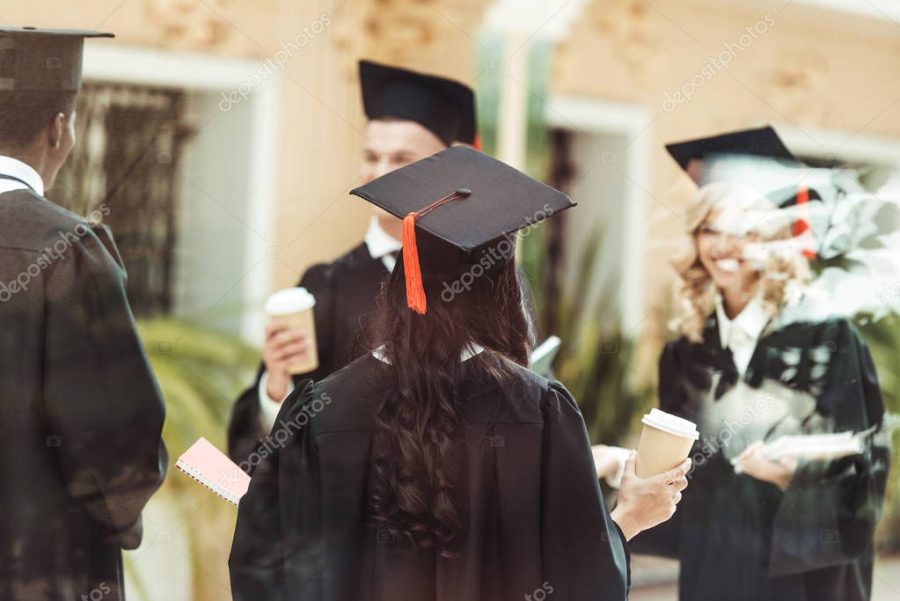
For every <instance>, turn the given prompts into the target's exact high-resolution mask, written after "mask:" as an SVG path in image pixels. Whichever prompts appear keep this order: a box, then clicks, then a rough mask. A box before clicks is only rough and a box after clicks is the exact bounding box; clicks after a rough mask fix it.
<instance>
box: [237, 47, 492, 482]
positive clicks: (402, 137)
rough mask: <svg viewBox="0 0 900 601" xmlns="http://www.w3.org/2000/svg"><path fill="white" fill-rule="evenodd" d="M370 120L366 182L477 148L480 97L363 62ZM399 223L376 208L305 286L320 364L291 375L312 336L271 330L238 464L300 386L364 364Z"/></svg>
mask: <svg viewBox="0 0 900 601" xmlns="http://www.w3.org/2000/svg"><path fill="white" fill-rule="evenodd" d="M359 77H360V85H361V88H362V99H363V106H364V109H365V114H366V117H367V118H368V122H367V124H366V141H365V146H364V147H363V166H362V174H361V175H362V178H361V179H362V181H363V183H366V182H369V181H372V180H374V179H376V178H378V177H381V176H382V175H384V174H386V173H389V172H391V171H394V170H395V169H399V168H400V167H403V166H405V165H408V164H410V163H413V162H415V161H418V160H419V159H422V158H425V157H428V156H431V155H433V154H435V153H437V152H440V151H442V150H444V149H446V148H448V147H450V146H452V145H453V144H468V145H473V146H477V144H478V142H477V136H476V118H475V95H474V92H473V91H472V90H471V88H469V87H468V86H466V85H463V84H461V83H459V82H456V81H453V80H449V79H445V78H442V77H436V76H433V75H427V74H423V73H418V72H415V71H410V70H407V69H400V68H397V67H392V66H387V65H381V64H377V63H373V62H370V61H361V62H360V63H359ZM400 239H401V225H400V220H399V219H397V218H396V217H394V216H392V215H390V214H389V213H387V212H386V211H383V210H380V209H374V211H373V215H372V218H371V221H370V222H369V228H368V231H367V232H366V235H365V238H364V239H363V242H362V243H361V244H359V245H357V246H356V247H355V248H353V249H351V250H350V251H349V252H348V253H346V254H345V255H343V256H341V257H339V258H337V259H336V260H334V261H333V262H331V263H326V264H317V265H313V266H312V267H310V268H309V269H308V270H307V271H306V273H304V274H303V277H301V278H300V282H299V284H298V286H302V287H304V288H306V289H307V290H309V291H310V292H311V293H312V294H313V296H315V299H316V305H315V309H314V311H315V327H316V345H317V349H315V350H316V351H317V352H318V357H319V367H318V368H317V369H316V370H314V371H312V372H309V373H305V374H300V375H297V376H293V377H292V376H291V374H290V373H289V371H288V366H289V365H291V364H296V363H297V362H298V360H303V359H304V355H306V354H307V353H310V352H312V349H310V348H309V346H308V345H309V337H308V336H309V333H308V332H305V331H303V330H299V329H285V328H284V327H280V326H269V327H268V328H267V329H266V335H265V336H266V338H265V347H264V350H263V362H262V365H261V366H260V370H259V373H258V376H257V379H256V381H255V382H254V383H253V385H251V386H250V387H249V388H248V389H247V390H246V391H244V392H243V393H242V394H241V396H240V397H239V398H238V399H237V401H236V402H235V405H234V409H233V411H232V415H231V421H230V423H229V427H228V448H229V454H230V455H231V458H232V459H234V460H235V461H236V462H238V463H242V462H245V461H246V460H248V458H250V459H251V461H250V462H249V463H248V464H245V465H246V466H247V467H249V468H252V463H253V462H254V461H253V460H254V459H255V456H252V457H251V454H253V452H254V450H255V449H256V448H257V444H258V442H259V440H260V439H261V438H263V437H264V436H265V435H266V434H267V433H268V432H269V430H270V429H271V426H272V423H273V422H274V421H275V417H276V415H277V414H278V410H279V409H280V407H281V402H282V400H283V399H284V397H285V396H286V395H287V394H288V393H289V392H290V391H291V390H292V389H293V388H294V386H295V385H296V384H297V383H298V382H299V381H300V380H301V379H305V378H309V379H312V380H319V379H321V378H323V377H325V376H327V375H329V374H331V373H332V372H334V371H336V370H338V369H340V368H341V367H343V366H344V365H346V364H347V363H349V362H350V361H351V360H352V359H354V358H356V357H357V356H358V354H359V351H360V349H358V348H357V343H358V338H359V334H360V333H361V331H362V330H363V329H364V327H365V317H366V316H367V315H368V314H370V313H371V312H372V311H373V309H374V308H375V299H376V297H377V295H378V292H379V290H380V289H381V285H382V283H383V282H384V280H385V278H386V277H387V276H388V274H390V272H391V270H392V269H393V268H394V263H395V261H396V257H397V253H398V252H399V251H400V247H401V243H400Z"/></svg>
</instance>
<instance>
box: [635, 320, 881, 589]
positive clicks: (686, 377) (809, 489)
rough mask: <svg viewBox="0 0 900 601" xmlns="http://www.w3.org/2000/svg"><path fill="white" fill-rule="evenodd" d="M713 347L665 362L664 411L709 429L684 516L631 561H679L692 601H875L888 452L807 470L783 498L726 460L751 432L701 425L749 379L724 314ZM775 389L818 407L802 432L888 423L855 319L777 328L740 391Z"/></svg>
mask: <svg viewBox="0 0 900 601" xmlns="http://www.w3.org/2000/svg"><path fill="white" fill-rule="evenodd" d="M704 341H705V342H703V343H702V344H696V343H692V342H690V341H688V340H686V339H685V338H682V339H679V340H677V341H675V342H673V343H670V344H668V345H667V346H666V348H665V350H664V351H663V354H662V358H661V359H660V367H659V370H660V371H659V391H660V392H659V394H660V407H661V409H663V410H665V411H669V412H671V413H675V414H677V415H681V416H683V417H686V418H687V419H691V420H693V421H696V422H698V423H699V424H701V439H700V440H699V441H698V443H697V444H696V445H695V446H694V449H693V451H692V457H693V459H694V470H693V472H692V474H691V476H690V484H689V486H688V488H687V490H686V491H685V493H684V497H683V500H682V501H681V503H680V504H679V508H678V511H677V512H676V514H675V518H674V519H673V520H671V521H670V522H669V523H666V524H663V525H662V526H660V527H658V528H656V529H653V530H650V531H647V532H645V533H642V534H640V535H638V536H637V537H635V538H634V539H633V540H632V546H631V549H632V551H643V552H650V553H655V554H661V555H666V556H669V557H675V558H678V559H679V560H680V563H681V575H680V582H679V590H680V598H681V599H683V600H690V601H704V600H710V601H712V600H715V601H720V600H721V599H729V600H734V601H743V600H746V601H781V600H784V601H788V600H790V601H832V600H833V601H863V600H865V599H869V597H870V594H871V580H872V564H873V534H874V529H875V525H876V522H877V520H878V517H879V515H880V512H881V505H882V500H883V497H884V490H885V484H886V476H887V470H888V467H889V458H890V455H889V451H888V449H887V448H886V447H883V446H879V445H874V444H871V442H869V444H868V445H867V447H866V449H865V453H864V454H863V455H861V456H854V457H847V458H844V459H840V460H835V461H830V462H826V461H809V462H801V464H800V466H799V468H798V471H797V473H796V475H795V477H794V479H793V481H792V483H791V484H790V486H789V487H788V489H787V490H786V491H784V492H782V491H780V490H779V489H778V488H777V487H776V486H774V485H772V484H769V483H765V482H761V481H758V480H756V479H754V478H752V477H750V476H748V475H746V474H744V475H738V474H735V473H734V469H733V468H732V466H731V464H730V463H729V462H728V461H727V457H726V455H728V454H731V455H733V454H734V452H736V451H732V452H729V451H728V449H729V445H730V440H729V439H730V438H731V437H732V434H727V435H726V432H731V433H734V432H737V436H738V437H740V433H741V427H740V423H743V422H736V420H733V421H735V422H736V423H738V426H737V427H735V425H734V423H732V424H730V425H728V424H725V423H724V422H722V423H720V424H719V425H718V427H711V426H710V424H708V423H704V417H705V416H704V415H703V414H704V412H707V413H709V412H710V411H709V406H710V405H709V404H710V403H712V404H715V403H722V402H723V399H724V398H726V397H725V395H726V393H728V392H729V391H730V390H731V389H732V387H734V386H735V384H736V382H738V381H739V379H740V376H739V375H738V372H737V369H736V368H735V365H734V362H733V359H732V356H731V351H730V350H723V349H722V347H721V344H720V338H719V332H718V325H717V320H716V317H715V316H712V317H711V318H710V320H709V322H708V324H707V328H706V330H705V332H704ZM772 380H775V381H778V382H780V383H781V384H782V385H784V386H786V387H788V388H789V389H790V390H791V391H796V392H800V393H805V394H807V395H809V396H808V397H806V398H811V399H812V400H814V411H813V413H812V416H811V418H810V419H809V420H807V422H806V424H805V425H804V426H803V427H802V428H801V432H846V431H853V432H861V431H864V430H866V429H869V428H871V427H873V426H875V425H878V424H880V423H881V421H882V418H883V415H884V404H883V400H882V396H881V391H880V389H879V386H878V380H877V376H876V374H875V369H874V365H873V363H872V359H871V357H870V355H869V351H868V348H867V346H866V345H865V343H864V341H863V340H862V338H861V337H860V335H859V333H858V332H857V330H856V329H855V328H854V326H853V325H852V324H851V323H850V322H848V321H846V320H843V319H831V320H828V321H824V322H821V323H808V322H807V323H793V324H788V325H784V326H782V327H771V326H770V328H769V329H768V330H767V331H766V332H765V333H764V335H763V336H762V338H761V339H760V340H759V342H758V344H757V347H756V349H755V352H754V355H753V357H752V359H751V361H750V364H749V367H748V369H747V371H746V373H745V374H744V378H743V381H744V382H745V383H746V384H748V385H749V386H750V387H753V388H759V387H761V386H763V385H764V382H766V381H769V382H771V381H772ZM704 399H705V401H704ZM812 400H811V401H810V402H811V403H812ZM762 401H763V402H764V403H765V402H772V400H771V399H769V400H766V399H762ZM704 402H705V403H707V405H706V407H707V408H706V409H704V408H703V405H704ZM761 407H766V405H761ZM752 411H753V409H752V408H748V413H747V417H746V421H749V420H750V419H751V412H752ZM744 419H745V418H744V417H742V418H741V420H744ZM789 419H792V418H789ZM812 424H818V425H817V426H814V425H812ZM823 424H826V425H827V426H826V427H824V429H823ZM776 429H777V428H776ZM801 432H798V433H801Z"/></svg>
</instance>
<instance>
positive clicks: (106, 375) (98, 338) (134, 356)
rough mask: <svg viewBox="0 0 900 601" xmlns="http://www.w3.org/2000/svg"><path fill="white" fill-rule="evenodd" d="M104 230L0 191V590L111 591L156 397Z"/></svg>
mask: <svg viewBox="0 0 900 601" xmlns="http://www.w3.org/2000/svg"><path fill="white" fill-rule="evenodd" d="M124 278H125V272H124V269H123V267H122V264H121V260H120V258H119V255H118V253H117V251H116V248H115V244H114V243H113V241H112V237H111V236H110V234H109V232H108V230H106V229H105V228H100V227H97V228H91V227H89V226H88V225H87V224H86V223H85V222H84V221H83V220H81V219H80V218H79V217H77V216H75V215H74V214H71V213H69V212H68V211H65V210H64V209H62V208H61V207H59V206H57V205H55V204H53V203H51V202H49V201H47V200H45V199H44V198H42V197H40V196H38V195H36V194H34V193H32V192H29V191H13V192H7V193H4V194H0V300H2V302H0V332H2V334H0V481H2V482H3V485H2V486H0V599H3V600H13V599H14V600H15V601H58V600H59V599H82V598H92V599H93V598H99V597H100V596H102V598H103V599H104V600H110V601H112V600H119V599H123V598H124V593H123V589H122V566H121V550H122V549H123V548H125V549H131V548H134V547H136V546H137V545H138V543H139V542H140V538H141V522H140V514H141V509H142V508H143V507H144V504H145V503H146V502H147V500H148V499H149V498H150V495H151V494H152V493H153V492H154V491H155V490H156V489H157V488H158V487H159V485H160V484H161V482H162V479H163V475H164V473H165V466H166V453H165V448H164V447H163V444H162V442H161V440H160V434H161V430H162V425H163V418H164V408H163V401H162V397H161V395H160V392H159V389H158V387H157V385H156V381H155V380H154V377H153V375H152V373H151V371H150V368H149V366H148V363H147V361H146V357H145V355H144V351H143V348H142V346H141V343H140V341H139V339H138V337H137V335H136V333H135V329H134V322H133V319H132V315H131V311H130V309H129V306H128V302H127V300H126V297H125V286H124V284H125V282H124Z"/></svg>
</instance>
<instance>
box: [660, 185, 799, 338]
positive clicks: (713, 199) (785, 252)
mask: <svg viewBox="0 0 900 601" xmlns="http://www.w3.org/2000/svg"><path fill="white" fill-rule="evenodd" d="M725 202H728V203H729V206H730V205H732V204H737V205H738V206H739V207H741V208H742V209H747V210H748V211H749V212H756V213H757V214H759V215H760V216H761V217H760V218H759V219H758V220H756V223H755V224H754V226H752V227H751V228H749V233H753V234H755V235H756V237H757V240H758V242H759V243H760V246H761V248H764V249H765V250H766V252H765V257H764V263H763V265H761V267H760V269H759V273H760V277H759V280H758V282H757V289H758V291H759V295H760V300H761V301H762V304H763V307H764V308H765V310H766V312H767V313H768V314H769V315H770V316H772V317H775V316H777V315H778V314H780V313H781V311H782V310H783V308H784V306H785V305H786V304H787V303H788V302H789V301H790V300H791V299H792V298H794V297H795V296H796V295H797V294H798V293H799V291H800V290H801V288H802V286H803V284H805V282H806V281H807V280H808V279H809V273H810V272H809V263H808V261H807V260H806V258H805V257H804V256H803V254H802V252H800V250H799V248H798V246H797V245H796V244H792V242H793V241H794V238H793V236H792V232H791V225H790V220H789V219H785V216H784V214H780V213H781V212H780V211H779V209H778V208H777V207H775V205H774V204H772V203H771V202H770V201H769V200H768V199H766V198H765V197H763V196H762V195H760V194H759V193H758V192H756V191H755V190H753V189H752V188H749V187H747V186H743V185H737V184H732V183H727V182H714V183H711V184H708V185H706V186H704V187H703V188H701V189H700V190H699V191H698V193H697V196H696V198H695V202H694V204H693V206H692V207H691V208H690V210H689V211H688V229H687V232H686V238H687V239H686V244H685V250H684V252H683V253H682V254H681V255H680V256H676V259H675V260H674V261H673V262H672V265H673V267H674V268H675V271H676V273H677V275H678V278H679V280H680V282H679V286H678V287H677V292H676V294H677V299H678V311H679V315H678V316H677V317H676V319H675V322H674V327H675V329H677V330H678V331H679V332H680V333H681V334H682V335H683V336H685V337H686V338H688V339H689V340H691V341H693V342H702V341H703V330H704V327H705V324H706V321H707V319H708V318H709V316H710V314H711V313H712V312H713V311H714V310H715V301H716V296H717V295H718V290H716V286H715V284H714V283H713V280H712V277H711V276H710V274H709V272H708V271H706V268H705V267H704V266H703V264H702V263H701V262H700V257H699V254H698V251H697V234H698V232H699V231H700V229H701V228H702V227H703V226H704V225H705V224H707V223H708V222H709V221H710V216H711V214H712V212H713V209H715V208H717V207H720V206H723V203H725Z"/></svg>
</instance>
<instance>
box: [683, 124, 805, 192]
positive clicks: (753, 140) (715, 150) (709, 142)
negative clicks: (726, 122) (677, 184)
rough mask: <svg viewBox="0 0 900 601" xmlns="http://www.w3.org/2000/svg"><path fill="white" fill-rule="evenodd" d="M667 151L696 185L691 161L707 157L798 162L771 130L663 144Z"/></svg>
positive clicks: (734, 132)
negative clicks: (760, 158) (735, 156)
mask: <svg viewBox="0 0 900 601" xmlns="http://www.w3.org/2000/svg"><path fill="white" fill-rule="evenodd" d="M666 150H668V151H669V154H670V155H672V158H673V159H675V161H676V162H677V163H678V164H679V165H680V166H681V168H682V169H684V171H685V172H687V174H688V175H690V176H691V179H694V181H697V176H696V174H694V173H692V172H691V171H690V170H689V169H688V167H689V166H690V163H691V161H692V160H698V161H702V160H704V159H706V158H707V157H710V156H721V155H728V154H734V155H743V156H759V157H767V158H770V159H775V160H783V161H792V162H793V161H796V160H797V159H796V158H795V157H794V155H792V154H791V151H790V150H788V149H787V146H785V145H784V142H782V141H781V138H780V137H779V136H778V133H777V132H776V131H775V130H774V129H773V128H772V126H766V127H760V128H757V129H744V130H740V131H733V132H728V133H724V134H718V135H715V136H711V137H707V138H698V139H696V140H687V141H685V142H675V143H673V144H666ZM697 183H700V182H697Z"/></svg>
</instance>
